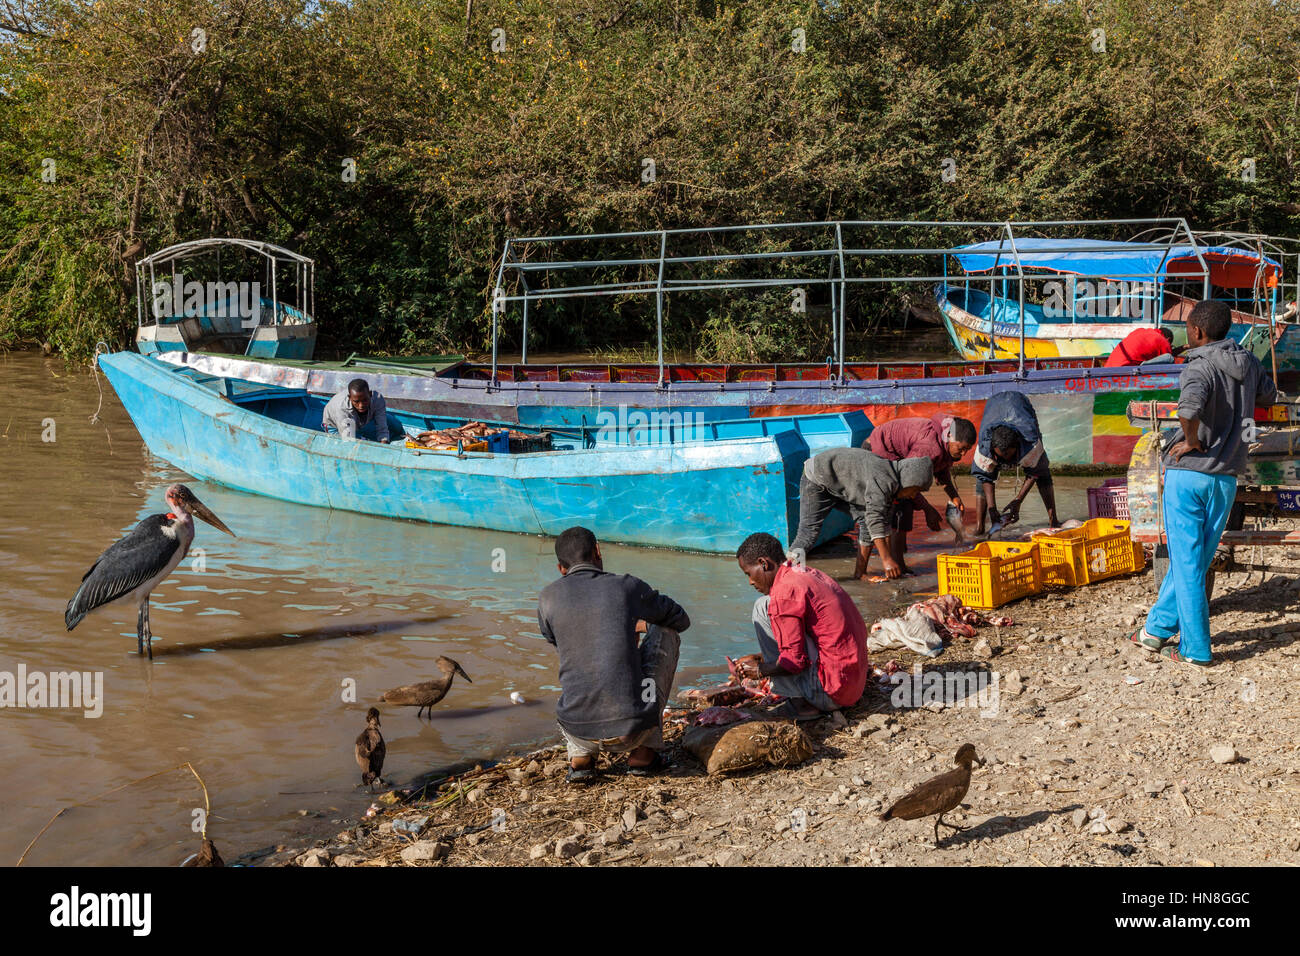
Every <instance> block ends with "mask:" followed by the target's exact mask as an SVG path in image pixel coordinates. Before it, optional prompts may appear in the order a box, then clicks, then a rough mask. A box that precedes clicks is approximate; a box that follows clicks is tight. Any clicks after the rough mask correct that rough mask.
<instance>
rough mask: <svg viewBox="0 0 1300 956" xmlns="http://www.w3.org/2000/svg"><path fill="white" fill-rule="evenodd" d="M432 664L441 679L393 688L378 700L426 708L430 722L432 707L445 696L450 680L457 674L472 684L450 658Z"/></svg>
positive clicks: (442, 658) (421, 708)
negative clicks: (438, 671) (439, 673)
mask: <svg viewBox="0 0 1300 956" xmlns="http://www.w3.org/2000/svg"><path fill="white" fill-rule="evenodd" d="M434 664H436V665H437V667H438V670H440V671H442V676H441V677H435V678H434V679H433V680H427V681H425V682H424V683H422V684H407V685H406V686H405V687H394V688H393V689H392V690H390V691H386V692H385V693H384V694H383V695H382V696H381V697H380V698H379V699H380V700H382V701H383V702H384V703H386V704H399V705H405V706H408V707H419V708H420V710H424V709H425V708H428V710H429V719H430V720H432V719H433V705H434V704H436V703H438V701H440V700H442V699H443V698H444V697H446V696H447V691H449V690H450V689H451V682H452V679H453V678H454V677H455V676H456V675H457V674H459V675H460V676H461V677H463V678H465V679H466V680H468V681H469V682H470V683H471V684H472V683H474V682H473V681H472V680H470V679H469V675H468V674H466V673H465V671H464V670H462V669H461V666H460V665H459V664H457V663H456V662H455V661H453V660H452V659H451V658H450V657H439V658H438V659H437V660H436V661H434ZM420 710H417V711H416V712H415V716H416V718H417V719H418V718H419V716H420Z"/></svg>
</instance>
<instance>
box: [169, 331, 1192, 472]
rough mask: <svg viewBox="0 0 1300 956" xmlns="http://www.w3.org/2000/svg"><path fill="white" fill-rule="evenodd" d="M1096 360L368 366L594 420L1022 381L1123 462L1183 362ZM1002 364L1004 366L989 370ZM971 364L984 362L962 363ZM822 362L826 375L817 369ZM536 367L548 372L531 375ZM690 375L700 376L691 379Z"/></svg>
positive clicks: (848, 407)
mask: <svg viewBox="0 0 1300 956" xmlns="http://www.w3.org/2000/svg"><path fill="white" fill-rule="evenodd" d="M161 358H163V359H164V360H165V361H167V362H170V363H174V364H176V365H180V366H185V367H189V368H193V369H196V370H200V371H203V372H206V373H208V374H213V375H222V376H230V377H234V378H239V379H245V380H249V381H256V382H263V383H266V384H277V385H284V386H288V387H292V388H301V389H304V390H306V391H308V392H310V393H312V394H315V395H333V394H335V393H337V392H339V391H341V390H343V389H345V388H347V384H348V382H349V381H350V380H351V379H352V378H355V377H356V375H357V374H358V373H357V372H356V370H343V369H320V368H296V367H285V366H275V365H271V364H267V363H259V362H250V361H247V360H245V359H239V358H230V357H224V356H209V355H201V354H197V353H190V354H174V355H166V356H161ZM1092 364H1093V363H1092V362H1091V361H1090V360H1062V361H1059V362H1044V363H1042V365H1044V366H1045V367H1039V368H1029V369H1028V370H1027V371H1026V372H1025V373H1024V375H1023V376H1021V375H1019V374H1017V373H1016V372H1015V371H1013V369H1014V368H1015V363H1012V362H1004V363H988V362H977V363H973V364H971V363H960V362H948V363H892V364H891V363H881V364H878V365H869V366H867V365H855V366H853V367H851V368H847V369H846V371H847V372H848V373H849V374H856V375H860V376H862V377H860V378H849V379H848V380H847V381H845V382H844V383H843V384H839V383H837V382H836V381H834V380H833V379H831V378H830V377H829V375H828V373H829V371H830V369H829V368H828V367H826V366H806V367H797V366H795V367H791V366H767V367H766V368H764V369H761V370H758V371H759V373H760V374H761V375H762V376H763V377H759V375H757V374H756V375H755V376H754V377H753V378H752V379H751V378H750V377H749V371H750V370H748V369H746V370H741V371H740V372H737V371H736V370H735V369H730V370H727V369H721V370H719V371H721V372H726V373H727V378H726V379H724V380H716V381H715V380H706V379H705V378H704V374H703V371H707V370H708V367H703V370H702V369H701V367H678V366H674V367H673V372H674V378H673V380H672V381H671V383H670V384H669V385H668V386H667V387H662V388H661V387H659V385H658V384H657V381H656V380H655V379H654V378H650V380H648V381H636V380H629V379H635V378H636V377H637V376H639V375H640V374H641V373H642V372H646V371H649V372H654V371H656V370H655V369H653V368H649V369H647V368H646V367H640V366H628V367H619V366H613V367H611V366H599V367H596V366H585V367H584V366H574V367H555V366H552V367H549V368H545V369H543V368H542V367H538V366H528V367H520V366H503V367H502V368H500V369H499V370H498V372H499V376H500V378H499V381H498V382H497V383H496V384H493V383H492V382H491V381H489V380H488V372H487V370H486V369H484V368H483V367H482V366H471V365H462V366H458V367H453V368H451V369H448V370H445V371H443V372H441V373H439V374H438V375H437V376H427V375H426V376H421V375H409V374H400V373H388V372H379V371H374V372H371V371H370V370H367V373H366V375H365V377H366V378H367V380H368V381H369V382H370V385H371V387H372V388H375V389H378V390H379V391H380V392H382V393H383V395H384V396H385V397H386V398H387V400H388V402H389V404H390V405H394V406H399V407H402V408H407V409H410V410H412V411H418V412H423V413H426V414H434V415H446V416H452V417H462V418H487V419H494V420H500V421H511V422H518V423H520V424H524V425H532V426H539V427H557V426H561V425H566V426H574V425H584V424H586V425H590V426H596V425H598V424H599V423H600V422H601V420H602V417H603V419H604V420H605V421H619V420H624V421H626V420H628V418H629V416H633V415H636V414H638V413H643V414H646V415H648V416H651V417H653V416H659V417H660V419H662V418H663V417H665V416H674V415H676V416H679V417H685V416H694V417H696V418H698V419H702V420H706V421H717V420H725V419H735V418H745V417H765V416H774V415H810V414H819V413H826V412H851V411H863V412H865V413H866V415H867V417H868V418H870V419H871V421H872V423H873V424H874V425H875V426H876V427H879V426H880V425H882V424H884V423H885V422H888V421H891V420H893V419H896V418H907V417H915V416H929V415H932V414H935V413H936V412H939V411H946V412H948V413H950V414H955V415H958V416H961V417H963V418H969V419H970V420H971V421H972V422H974V423H975V425H976V426H977V427H978V425H979V423H980V420H981V418H982V417H983V412H984V403H985V402H986V401H987V400H988V399H989V398H990V397H991V396H992V395H994V394H995V393H997V392H999V391H1003V390H1006V389H1014V390H1016V391H1019V392H1022V393H1024V394H1025V395H1027V396H1028V397H1029V399H1030V401H1031V403H1032V404H1033V405H1034V408H1035V409H1036V410H1037V412H1038V415H1039V419H1040V423H1041V424H1042V426H1043V433H1044V435H1045V436H1046V443H1047V451H1048V454H1049V455H1050V456H1051V459H1052V462H1053V463H1054V464H1056V465H1065V466H1076V467H1098V466H1100V467H1114V468H1124V467H1127V466H1128V462H1129V458H1130V457H1131V455H1132V452H1133V446H1134V444H1135V443H1136V442H1137V438H1138V436H1139V435H1140V434H1141V431H1140V429H1137V428H1134V427H1132V426H1131V425H1130V424H1129V422H1128V419H1127V417H1126V416H1125V414H1124V413H1125V410H1126V408H1127V404H1128V402H1129V401H1133V400H1138V399H1147V400H1160V401H1166V400H1169V399H1171V398H1174V397H1176V394H1177V393H1176V389H1177V387H1178V371H1179V370H1178V367H1177V366H1168V367H1158V366H1157V367H1148V368H1144V369H1140V370H1139V369H1132V368H1129V369H1123V368H1117V369H1101V368H1093V367H1092ZM998 367H1002V368H1005V369H1007V370H1006V371H996V372H987V371H985V370H986V369H990V368H998ZM972 369H973V370H976V372H977V373H976V374H969V375H964V374H961V373H962V372H963V371H968V370H972ZM597 373H599V377H597ZM818 373H820V374H821V376H822V377H821V378H815V377H814V376H815V375H816V374H818ZM535 374H536V375H542V374H545V375H547V376H549V377H548V378H546V379H541V378H531V377H530V376H532V375H535ZM579 375H586V376H587V377H578V376H579ZM688 375H697V376H698V377H696V378H690V379H688V378H687V377H686V376H688ZM868 376H870V377H868ZM602 379H603V380H602ZM611 379H613V380H611Z"/></svg>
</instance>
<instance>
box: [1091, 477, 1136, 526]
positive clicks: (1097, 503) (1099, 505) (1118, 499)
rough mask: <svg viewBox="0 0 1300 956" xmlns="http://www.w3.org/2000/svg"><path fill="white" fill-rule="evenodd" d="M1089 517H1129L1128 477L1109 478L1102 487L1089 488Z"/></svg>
mask: <svg viewBox="0 0 1300 956" xmlns="http://www.w3.org/2000/svg"><path fill="white" fill-rule="evenodd" d="M1088 517H1089V518H1117V519H1119V520H1121V521H1127V520H1128V519H1129V514H1128V479H1127V478H1108V479H1106V481H1105V482H1103V483H1102V485H1101V487H1100V488H1089V489H1088Z"/></svg>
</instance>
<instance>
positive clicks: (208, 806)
mask: <svg viewBox="0 0 1300 956" xmlns="http://www.w3.org/2000/svg"><path fill="white" fill-rule="evenodd" d="M177 770H188V771H189V772H190V773H192V774H194V779H195V780H197V781H198V782H199V787H200V788H201V789H202V790H203V825H202V827H201V829H200V833H201V835H202V836H203V838H204V839H207V836H208V814H209V813H210V812H211V811H212V803H211V801H210V800H209V799H208V786H207V784H205V783H204V782H203V778H202V777H200V776H199V772H198V771H197V770H195V769H194V765H193V764H191V763H190V762H189V761H188V760H187V761H186V762H185V763H183V764H181V765H179V766H177V767H168V768H167V769H166V770H159V771H158V772H157V773H151V774H149V775H148V776H146V777H140V778H139V779H138V780H131V781H128V782H127V783H124V784H122V785H121V786H118V787H113V788H112V789H111V790H105V791H104V792H103V793H97V794H95V795H94V796H93V797H89V798H87V799H86V800H83V801H81V802H80V803H73V804H70V805H69V806H66V807H64V808H63V809H61V810H60V811H59V812H58V813H56V814H54V816H52V817H50V820H49V822H48V823H46V824H45V826H43V827H41V832H40V833H38V834H36V836H34V837H32V842H31V843H29V844H27V849H25V850H23V855H22V856H20V857H19V858H18V862H17V863H16V864H15V866H22V865H23V860H25V859H27V854H28V853H30V852H31V851H32V847H34V846H35V845H36V841H37V840H39V839H40V838H41V837H42V836H44V835H45V831H46V830H48V829H49V828H50V827H52V826H53V825H54V821H55V820H57V819H58V818H59V817H61V816H63V814H65V813H67V812H68V811H69V810H73V809H76V808H77V807H84V806H88V805H90V804H92V803H94V802H95V801H96V800H98V799H100V798H101V797H107V796H109V795H110V794H114V793H117V792H118V791H119V790H125V789H126V788H127V787H133V786H135V785H136V784H137V783H144V782H145V781H146V780H152V779H153V778H154V777H161V776H162V775H163V774H168V773H175V772H176V771H177Z"/></svg>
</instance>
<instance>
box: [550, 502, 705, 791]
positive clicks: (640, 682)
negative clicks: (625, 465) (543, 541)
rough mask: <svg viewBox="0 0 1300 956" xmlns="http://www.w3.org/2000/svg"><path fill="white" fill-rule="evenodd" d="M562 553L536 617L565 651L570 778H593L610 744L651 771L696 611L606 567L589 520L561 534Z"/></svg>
mask: <svg viewBox="0 0 1300 956" xmlns="http://www.w3.org/2000/svg"><path fill="white" fill-rule="evenodd" d="M555 557H556V560H557V562H558V564H557V567H558V568H559V571H560V579H559V580H558V581H552V582H551V583H550V584H548V585H547V586H546V587H544V588H543V589H542V593H541V595H540V596H539V597H538V599H537V623H538V626H539V627H540V629H541V632H542V637H544V638H546V640H548V641H550V642H551V643H552V644H554V645H555V649H556V650H557V651H559V654H560V702H559V705H558V706H557V707H556V709H555V716H556V720H557V722H558V723H559V725H560V732H561V733H562V734H563V735H564V741H565V743H566V744H567V745H568V751H569V776H568V780H569V782H570V783H584V782H588V781H590V780H591V779H593V778H594V777H595V775H596V765H595V758H596V755H597V754H599V753H601V752H602V751H605V752H607V753H626V754H627V755H628V773H630V774H632V775H634V776H647V775H649V774H650V773H652V772H653V771H654V770H656V769H657V768H658V767H659V766H660V765H661V758H660V755H659V754H660V751H662V750H663V745H664V739H663V712H664V704H666V703H667V702H668V698H669V696H670V694H671V693H672V687H673V676H674V674H675V673H676V671H677V655H678V651H679V649H680V647H681V638H680V637H679V632H680V631H684V630H686V629H687V628H688V627H690V626H691V619H690V618H689V617H688V616H687V614H686V612H685V611H684V610H682V608H681V606H680V605H679V604H677V602H676V601H674V600H672V598H670V597H668V596H667V595H663V594H660V593H659V592H658V591H656V590H655V589H654V588H652V587H651V586H650V585H648V584H646V583H645V582H644V581H642V580H641V579H640V578H636V577H633V576H632V575H630V574H611V573H609V572H607V571H606V570H605V569H604V563H603V561H602V559H601V556H600V545H599V544H598V543H597V542H596V536H595V535H594V534H592V533H591V532H590V531H588V530H587V529H586V528H581V527H575V528H569V529H568V530H567V531H565V532H564V533H563V534H561V535H560V536H559V538H557V539H556V542H555ZM639 635H644V637H642V638H641V641H640V645H639V646H638V643H637V639H638V636H639Z"/></svg>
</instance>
